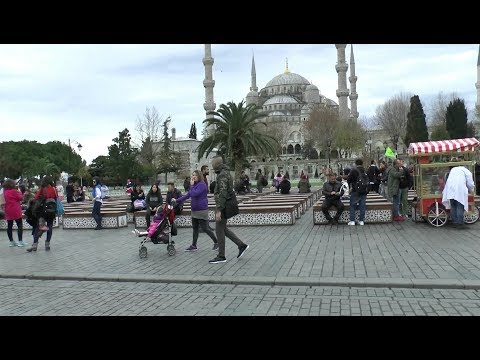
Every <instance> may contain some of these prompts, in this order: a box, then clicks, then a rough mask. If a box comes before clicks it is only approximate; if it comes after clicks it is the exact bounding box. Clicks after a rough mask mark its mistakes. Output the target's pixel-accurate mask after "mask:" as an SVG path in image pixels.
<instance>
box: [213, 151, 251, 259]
mask: <svg viewBox="0 0 480 360" xmlns="http://www.w3.org/2000/svg"><path fill="white" fill-rule="evenodd" d="M212 168H213V170H214V171H215V173H216V174H217V181H216V185H215V191H214V195H215V205H216V206H215V207H216V208H215V222H216V223H215V233H216V235H217V241H218V255H217V256H216V257H215V258H214V259H212V260H210V261H209V263H210V264H218V263H224V262H227V259H226V257H225V236H226V237H228V238H229V239H230V240H232V241H233V242H234V243H235V245H237V246H238V255H237V258H240V257H241V256H242V255H243V254H244V253H245V250H247V249H248V248H249V246H248V245H247V244H245V243H244V242H243V241H242V240H240V239H239V238H238V237H237V235H235V234H234V233H233V232H232V231H231V230H230V229H228V228H227V219H225V217H224V215H223V210H224V209H225V202H226V201H227V197H228V195H229V194H231V193H232V192H233V180H232V177H231V176H230V172H229V168H228V166H227V165H225V164H224V163H223V158H222V157H221V156H215V157H214V158H213V159H212Z"/></svg>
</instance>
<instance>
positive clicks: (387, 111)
mask: <svg viewBox="0 0 480 360" xmlns="http://www.w3.org/2000/svg"><path fill="white" fill-rule="evenodd" d="M411 97H412V94H406V93H400V94H397V95H394V96H393V97H392V98H390V99H389V100H387V101H386V102H385V103H384V104H383V105H379V106H378V107H377V109H376V111H375V118H376V124H377V125H378V126H380V128H381V129H383V130H384V131H385V132H386V133H387V134H388V136H389V137H390V139H392V142H393V143H394V146H395V150H397V148H398V141H399V140H400V139H403V138H404V136H405V131H406V128H407V114H408V112H409V110H410V98H411Z"/></svg>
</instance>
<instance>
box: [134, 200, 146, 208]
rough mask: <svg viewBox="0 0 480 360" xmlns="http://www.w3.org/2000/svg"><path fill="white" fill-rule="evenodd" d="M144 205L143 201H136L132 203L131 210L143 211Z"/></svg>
mask: <svg viewBox="0 0 480 360" xmlns="http://www.w3.org/2000/svg"><path fill="white" fill-rule="evenodd" d="M146 205H147V203H146V202H145V200H141V199H137V200H135V201H134V202H133V208H134V209H135V210H143V209H145V206H146Z"/></svg>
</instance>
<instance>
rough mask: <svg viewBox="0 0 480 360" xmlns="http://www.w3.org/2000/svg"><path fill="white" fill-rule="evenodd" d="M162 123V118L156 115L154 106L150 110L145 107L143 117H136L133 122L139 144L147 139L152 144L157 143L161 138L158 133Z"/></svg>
mask: <svg viewBox="0 0 480 360" xmlns="http://www.w3.org/2000/svg"><path fill="white" fill-rule="evenodd" d="M164 121H165V119H164V116H163V115H162V116H159V115H158V111H157V109H155V106H153V107H152V108H149V107H147V108H146V109H145V113H144V114H143V117H142V118H140V117H138V118H137V120H136V122H135V130H136V131H137V132H138V138H139V140H140V144H142V143H143V142H144V141H145V140H146V139H147V138H149V139H150V140H151V141H153V142H156V141H159V140H160V138H161V135H160V131H161V128H162V123H163V122H164ZM140 144H138V145H140ZM138 147H140V146H138Z"/></svg>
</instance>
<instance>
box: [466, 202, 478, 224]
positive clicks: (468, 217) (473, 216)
mask: <svg viewBox="0 0 480 360" xmlns="http://www.w3.org/2000/svg"><path fill="white" fill-rule="evenodd" d="M479 217H480V212H479V211H478V208H477V207H476V206H474V207H473V211H472V213H471V214H468V215H464V216H463V222H464V223H465V224H473V223H474V222H476V221H477V220H478V218H479Z"/></svg>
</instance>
